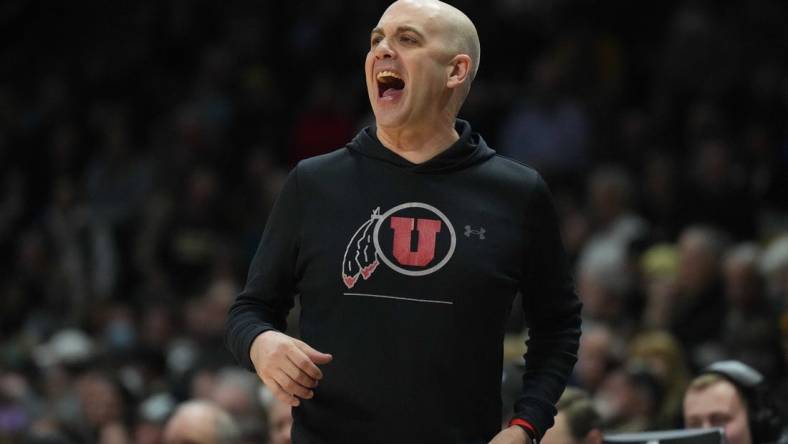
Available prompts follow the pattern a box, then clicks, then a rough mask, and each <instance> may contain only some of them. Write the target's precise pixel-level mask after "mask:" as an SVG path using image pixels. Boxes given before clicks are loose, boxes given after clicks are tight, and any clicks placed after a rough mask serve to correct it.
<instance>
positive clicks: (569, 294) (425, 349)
mask: <svg viewBox="0 0 788 444" xmlns="http://www.w3.org/2000/svg"><path fill="white" fill-rule="evenodd" d="M456 128H457V132H458V133H459V134H460V139H459V140H458V141H457V142H456V143H454V144H453V145H452V146H451V147H450V148H449V149H447V150H445V151H443V152H442V153H441V154H439V155H437V156H436V157H434V158H432V159H430V160H429V161H427V162H424V163H421V164H414V163H411V162H409V161H408V160H406V159H404V158H402V157H400V156H398V155H397V154H395V153H394V152H392V151H391V150H389V149H387V148H386V147H384V146H383V145H382V144H381V143H380V142H379V141H378V139H377V138H376V136H375V129H374V128H366V129H364V130H362V131H361V132H360V133H359V134H358V135H357V136H356V137H355V138H354V139H353V140H352V141H351V142H350V143H349V144H348V145H347V146H346V147H344V148H342V149H339V150H337V151H334V152H332V153H329V154H326V155H323V156H318V157H314V158H311V159H307V160H304V161H302V162H300V163H299V164H298V166H297V167H296V168H295V169H293V171H292V172H291V173H290V175H289V177H288V179H287V181H286V183H285V185H284V188H283V190H282V192H281V194H280V196H279V198H278V199H277V202H276V204H275V205H274V209H273V212H272V213H271V216H270V218H269V220H268V223H267V225H266V228H265V231H264V232H263V237H262V240H261V241H260V246H259V248H258V250H257V254H256V255H255V257H254V260H253V261H252V264H251V267H250V270H249V276H248V280H247V284H246V287H245V289H244V290H243V292H241V293H240V294H239V295H238V297H237V300H236V301H235V303H234V304H233V306H232V307H231V309H230V313H229V318H228V322H227V343H228V346H229V348H230V350H231V351H232V352H233V353H234V355H235V357H236V359H238V361H239V362H240V363H241V364H242V365H244V366H245V367H246V368H248V369H250V370H253V366H252V363H251V361H250V358H249V348H250V346H251V344H252V341H253V340H254V338H255V337H256V336H257V335H258V334H260V333H261V332H264V331H266V330H270V329H276V330H279V331H284V330H285V329H286V325H285V319H286V317H287V314H288V311H289V310H290V309H291V308H292V306H293V298H294V296H295V295H296V294H299V295H300V297H301V306H302V311H301V318H300V330H301V331H300V333H301V339H303V340H304V341H305V342H306V343H307V344H310V345H311V346H313V347H314V348H316V349H317V350H320V351H322V352H326V353H331V354H332V355H333V360H332V362H331V363H329V364H326V365H324V366H321V369H322V371H323V375H324V377H323V379H322V380H321V381H320V385H319V386H318V387H317V388H316V389H315V396H314V397H313V398H312V399H308V400H302V401H301V404H300V405H299V406H298V407H296V408H294V409H293V416H294V425H293V432H292V437H293V442H294V443H296V444H302V443H350V442H368V443H405V442H407V443H421V442H424V443H486V442H488V441H489V440H490V439H491V438H492V437H493V436H494V435H495V434H496V433H497V432H498V431H500V428H501V411H502V409H501V407H502V406H501V366H502V360H503V357H502V340H503V335H504V324H505V321H506V320H507V318H508V315H509V312H510V310H511V308H512V301H513V299H514V296H515V294H516V293H517V292H518V291H521V292H522V293H523V295H524V298H523V300H524V304H523V307H522V309H523V310H524V311H525V316H526V321H527V323H528V326H529V329H530V330H529V336H530V339H529V341H528V353H527V355H526V358H527V359H526V366H527V367H526V372H525V375H524V377H523V392H522V395H521V396H520V399H519V400H518V401H517V403H516V405H515V416H516V417H519V418H522V419H524V420H525V421H527V422H529V423H530V424H531V425H532V426H533V427H534V428H535V429H536V432H537V434H538V435H539V436H541V434H543V433H544V431H545V430H546V429H547V428H549V427H550V426H551V425H552V423H553V416H554V415H555V407H554V404H555V402H556V401H557V400H558V397H559V396H560V395H561V392H562V391H563V389H564V386H565V384H566V379H567V377H568V376H569V374H570V372H571V370H572V366H573V365H574V363H575V361H576V354H577V348H578V340H579V336H580V302H579V301H578V298H577V296H576V294H575V292H574V289H573V283H572V279H571V277H570V273H569V267H568V264H567V261H566V258H565V255H564V250H563V247H562V244H561V239H560V236H559V228H558V221H557V218H556V214H555V209H554V208H553V205H552V200H551V197H550V194H549V192H548V190H547V187H546V185H545V183H544V182H543V181H542V179H541V178H540V176H539V175H538V173H536V172H535V171H534V170H532V169H531V168H529V167H527V166H524V165H522V164H520V163H517V162H514V161H512V160H509V159H507V158H504V157H501V156H499V155H497V154H496V153H495V151H493V150H492V149H491V148H489V147H488V146H487V144H486V143H485V142H484V140H483V139H482V138H481V137H480V136H479V135H478V134H475V133H472V132H471V128H470V125H469V124H468V123H467V122H464V121H462V120H457V123H456ZM518 309H519V307H518Z"/></svg>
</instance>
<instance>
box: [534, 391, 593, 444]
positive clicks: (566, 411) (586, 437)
mask: <svg viewBox="0 0 788 444" xmlns="http://www.w3.org/2000/svg"><path fill="white" fill-rule="evenodd" d="M556 408H557V409H558V415H556V417H555V425H554V426H553V428H551V429H550V430H549V431H548V432H547V433H546V434H545V435H544V438H543V439H542V441H541V443H542V444H602V430H601V429H600V427H601V424H602V419H601V418H600V416H599V413H597V411H596V409H595V408H594V402H593V401H592V400H591V398H590V397H589V396H588V394H586V393H585V392H584V391H582V390H579V389H576V388H571V387H567V389H566V390H565V391H564V394H563V395H561V399H559V400H558V404H556Z"/></svg>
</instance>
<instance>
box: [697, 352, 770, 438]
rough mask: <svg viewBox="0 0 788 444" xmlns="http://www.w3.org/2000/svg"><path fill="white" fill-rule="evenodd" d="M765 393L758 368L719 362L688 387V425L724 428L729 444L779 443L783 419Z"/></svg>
mask: <svg viewBox="0 0 788 444" xmlns="http://www.w3.org/2000/svg"><path fill="white" fill-rule="evenodd" d="M765 390H766V387H765V386H763V377H762V376H761V374H760V373H758V372H757V371H756V370H755V369H753V368H751V367H749V366H748V365H746V364H743V363H742V362H739V361H721V362H716V363H714V364H712V365H710V366H709V367H707V368H706V369H704V370H703V372H701V374H700V375H699V376H698V377H696V378H695V379H694V380H693V381H692V382H691V383H690V385H689V387H688V388H687V392H686V394H685V395H684V425H685V426H686V427H688V428H706V427H720V428H723V429H724V430H725V438H726V440H727V441H726V442H727V443H728V444H753V443H755V444H767V443H773V442H777V440H778V438H779V436H780V427H781V425H780V419H779V416H778V414H777V412H776V410H775V409H774V407H773V406H772V405H771V403H770V402H769V401H768V399H767V396H766V393H765ZM780 442H782V441H780Z"/></svg>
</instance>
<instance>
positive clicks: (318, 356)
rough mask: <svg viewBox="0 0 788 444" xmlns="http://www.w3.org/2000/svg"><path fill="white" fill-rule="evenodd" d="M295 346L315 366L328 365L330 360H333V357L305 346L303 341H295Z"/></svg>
mask: <svg viewBox="0 0 788 444" xmlns="http://www.w3.org/2000/svg"><path fill="white" fill-rule="evenodd" d="M296 345H297V346H298V348H299V349H300V350H301V351H302V352H304V353H305V354H306V356H307V357H308V358H309V359H310V360H311V361H312V362H314V363H315V364H328V363H329V362H331V360H332V359H334V357H333V356H331V355H330V354H328V353H323V352H319V351H317V350H315V349H314V348H312V347H310V346H309V345H307V343H306V342H304V341H300V340H299V341H296Z"/></svg>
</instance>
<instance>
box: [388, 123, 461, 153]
mask: <svg viewBox="0 0 788 444" xmlns="http://www.w3.org/2000/svg"><path fill="white" fill-rule="evenodd" d="M376 133H377V136H378V140H380V143H382V144H383V146H385V147H386V148H388V149H390V150H391V151H394V152H395V153H396V154H398V155H399V156H402V157H403V158H405V159H407V160H408V161H410V162H412V163H424V162H426V161H428V160H430V159H432V158H433V157H435V156H437V155H438V154H440V153H442V152H443V151H445V150H447V149H448V148H449V147H450V146H452V144H454V142H456V141H457V140H458V139H459V138H460V135H459V134H458V133H457V130H456V129H454V118H453V117H452V118H451V119H448V120H446V119H444V120H443V121H441V122H440V124H438V125H431V126H428V127H420V128H414V127H404V128H385V127H380V126H378V127H377V132H376Z"/></svg>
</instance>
